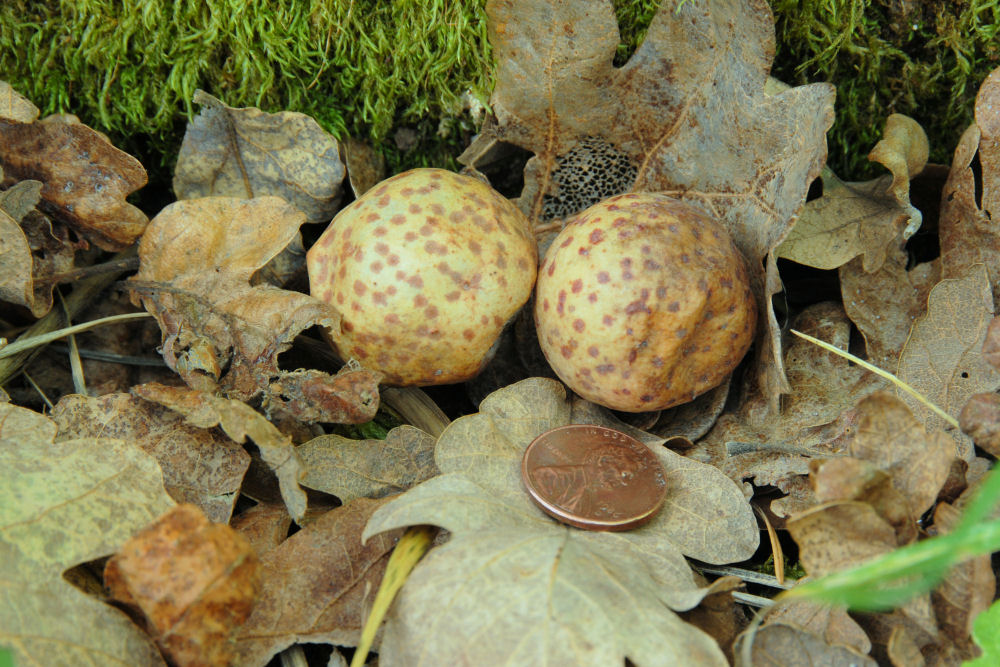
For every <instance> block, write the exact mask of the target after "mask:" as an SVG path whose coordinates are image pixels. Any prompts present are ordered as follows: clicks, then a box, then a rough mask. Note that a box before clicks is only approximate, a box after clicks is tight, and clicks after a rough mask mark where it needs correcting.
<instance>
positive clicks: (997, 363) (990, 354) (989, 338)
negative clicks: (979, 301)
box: [983, 317, 1000, 370]
mask: <svg viewBox="0 0 1000 667" xmlns="http://www.w3.org/2000/svg"><path fill="white" fill-rule="evenodd" d="M983 359H985V360H986V363H988V364H989V365H990V366H992V367H993V368H995V369H997V370H1000V317H994V318H993V319H992V320H990V323H989V324H988V325H986V340H984V341H983Z"/></svg>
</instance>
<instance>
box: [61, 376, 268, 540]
mask: <svg viewBox="0 0 1000 667" xmlns="http://www.w3.org/2000/svg"><path fill="white" fill-rule="evenodd" d="M51 416H52V419H53V420H54V421H55V422H56V423H57V424H58V425H59V436H58V437H57V441H62V440H68V439H70V438H74V437H98V436H103V437H106V438H121V439H122V440H128V441H130V442H134V443H135V444H137V445H138V446H139V447H141V448H142V449H143V451H145V452H147V453H148V454H150V455H152V456H153V457H154V458H155V459H156V460H157V461H158V462H159V463H160V467H161V468H162V469H163V480H164V486H165V487H166V489H167V492H168V493H169V494H170V497H171V498H173V499H174V500H176V501H177V502H178V503H191V504H193V505H196V506H197V507H198V508H199V509H200V510H201V511H203V512H204V513H205V514H206V516H208V518H209V519H210V520H211V521H214V522H216V523H227V522H228V521H229V517H230V516H231V515H232V513H233V506H234V505H235V504H236V498H237V496H238V495H239V491H240V484H241V483H242V481H243V475H244V474H245V473H246V471H247V467H248V466H249V465H250V456H249V455H248V454H247V453H246V452H245V451H244V450H243V448H242V447H240V446H239V445H237V444H236V443H234V442H233V441H232V440H230V439H229V438H226V437H224V436H223V435H221V434H219V433H216V432H213V431H209V430H206V429H203V428H197V427H195V426H192V425H190V424H186V423H184V417H183V416H182V415H179V414H177V413H175V412H172V411H170V410H168V409H167V408H164V407H161V406H159V405H156V404H155V403H150V402H148V401H144V400H142V399H141V398H138V397H136V396H130V395H129V394H107V395H104V396H101V397H99V398H91V397H89V396H80V395H70V396H64V397H63V398H62V399H61V400H60V401H59V403H57V404H56V406H55V407H54V408H53V409H52V415H51Z"/></svg>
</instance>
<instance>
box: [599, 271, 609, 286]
mask: <svg viewBox="0 0 1000 667" xmlns="http://www.w3.org/2000/svg"><path fill="white" fill-rule="evenodd" d="M610 280H611V275H610V274H609V273H608V272H607V271H598V272H597V282H599V283H601V284H602V285H603V284H604V283H607V282H609V281H610Z"/></svg>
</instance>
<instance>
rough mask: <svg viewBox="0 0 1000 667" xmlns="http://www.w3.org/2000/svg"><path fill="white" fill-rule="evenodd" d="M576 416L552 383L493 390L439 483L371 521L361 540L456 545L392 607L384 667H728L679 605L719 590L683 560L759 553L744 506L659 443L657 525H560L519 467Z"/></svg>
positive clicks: (457, 439)
mask: <svg viewBox="0 0 1000 667" xmlns="http://www.w3.org/2000/svg"><path fill="white" fill-rule="evenodd" d="M570 419H571V406H570V402H569V401H568V400H567V397H566V392H565V388H564V387H563V386H562V384H560V383H559V382H557V381H554V380H550V379H545V378H531V379H528V380H524V381H522V382H518V383H517V384H515V385H512V386H510V387H506V388H504V389H501V390H499V391H496V392H494V393H493V394H491V395H490V396H488V397H487V398H486V399H485V400H484V401H483V403H482V404H481V405H480V412H478V413H476V414H473V415H468V416H465V417H461V418H459V419H458V420H456V421H454V422H452V423H451V425H449V426H448V428H447V429H446V430H445V431H444V433H443V434H442V435H441V437H440V438H439V439H438V442H437V447H436V449H435V461H436V463H437V465H438V468H440V469H441V471H442V474H441V475H439V476H437V477H434V478H432V479H430V480H428V481H426V482H423V483H422V484H419V485H417V486H416V487H414V488H413V489H410V490H409V491H407V492H406V493H404V494H403V495H402V496H399V497H398V498H396V499H395V500H393V501H391V502H390V503H388V504H387V505H386V506H384V507H382V508H380V509H379V510H378V511H377V512H376V513H375V514H374V515H373V516H372V519H371V521H369V523H368V526H367V527H366V529H365V534H364V536H363V537H364V538H365V539H367V538H368V537H370V536H372V535H376V534H378V533H381V532H383V531H386V530H390V529H394V528H400V527H403V526H409V525H416V524H433V525H437V526H441V527H443V528H446V529H447V530H448V531H450V533H451V539H450V540H449V542H448V543H447V544H445V545H444V546H441V547H437V548H435V549H434V550H432V551H431V552H430V554H428V556H427V557H425V559H424V560H423V561H421V563H420V564H418V565H417V567H416V569H415V570H414V571H413V573H412V575H411V577H410V578H409V580H408V581H407V583H406V585H405V586H404V588H403V591H402V593H401V595H400V597H399V598H398V599H397V601H396V603H395V605H394V607H393V609H392V610H391V611H390V614H389V618H388V621H387V624H386V627H385V635H384V638H383V640H382V645H381V648H380V653H379V660H380V664H383V665H386V666H392V665H398V664H413V663H414V662H419V661H423V662H426V663H429V664H460V663H464V664H498V663H508V664H542V663H547V664H574V665H581V666H585V665H608V664H615V663H619V662H621V660H622V659H623V657H624V656H626V655H627V656H629V657H630V659H632V660H633V661H635V662H636V663H637V664H646V665H667V664H673V665H688V664H691V665H723V664H726V663H725V659H724V657H723V655H722V653H721V651H720V650H719V647H718V646H717V644H716V643H715V642H714V640H712V639H711V638H710V637H708V636H707V635H705V634H703V633H702V632H701V631H699V630H697V629H695V628H694V627H692V626H690V625H686V624H685V623H683V622H682V621H681V620H680V619H679V618H678V617H677V616H676V615H675V614H673V613H672V612H671V609H673V610H678V611H682V610H687V609H691V608H693V607H694V606H695V605H697V604H698V603H699V602H700V601H701V600H702V599H703V598H704V597H705V595H707V594H708V593H710V592H712V590H713V589H712V588H711V587H710V588H701V587H700V586H699V585H698V583H697V582H696V580H695V578H694V576H693V573H692V572H691V570H690V568H689V566H688V565H687V563H686V562H685V560H684V557H683V555H682V554H687V555H688V556H690V557H692V558H697V559H699V560H704V561H709V562H733V561H738V560H742V559H745V558H747V557H748V556H749V555H750V554H752V553H753V552H754V550H755V549H756V546H757V542H758V539H759V537H758V530H757V525H756V521H755V519H754V516H753V513H752V511H751V510H750V507H749V504H748V503H747V502H746V501H745V500H744V499H743V496H742V494H741V493H740V491H739V489H738V488H737V487H736V486H735V485H734V484H733V483H732V482H730V481H729V480H727V479H726V478H725V477H724V476H723V475H722V474H721V473H720V472H719V471H718V470H716V469H715V468H712V467H711V466H706V465H703V464H700V463H698V462H696V461H691V460H689V459H685V458H683V457H681V456H678V455H677V454H674V453H673V452H671V451H670V450H668V449H666V448H664V447H657V448H654V449H653V451H654V452H655V453H656V455H657V457H658V458H659V459H660V462H661V463H662V465H663V466H664V469H665V478H666V484H667V501H666V504H665V505H664V507H663V509H662V510H661V511H660V512H659V513H658V514H657V515H656V516H655V517H654V518H653V519H652V521H651V522H650V523H648V524H646V525H645V526H643V527H641V528H637V529H634V530H631V531H625V532H619V533H608V532H592V531H584V530H578V529H575V528H570V527H568V526H565V525H563V524H560V523H557V522H556V521H554V520H553V519H552V518H551V517H549V516H548V515H547V514H545V513H544V512H542V511H541V510H540V509H539V508H538V507H537V506H536V505H535V504H534V503H533V502H532V501H531V500H530V499H529V498H528V496H527V494H526V492H525V491H524V487H523V483H522V481H521V471H520V464H521V458H522V456H523V453H524V449H525V448H526V447H527V446H528V444H529V443H530V442H531V441H532V440H533V439H534V438H535V437H536V436H537V435H539V434H540V433H542V432H543V431H545V430H548V429H550V428H554V427H556V426H562V425H565V424H568V423H570ZM728 585H731V580H728V579H727V578H723V579H720V580H719V581H717V582H715V584H713V586H728ZM484 600H489V604H488V605H486V604H483V601H484ZM607 610H614V613H608V611H607ZM414 642H415V643H414ZM414 646H419V653H418V654H415V653H414V652H413V651H414V649H413V647H414Z"/></svg>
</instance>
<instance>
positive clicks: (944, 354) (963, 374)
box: [897, 264, 1000, 460]
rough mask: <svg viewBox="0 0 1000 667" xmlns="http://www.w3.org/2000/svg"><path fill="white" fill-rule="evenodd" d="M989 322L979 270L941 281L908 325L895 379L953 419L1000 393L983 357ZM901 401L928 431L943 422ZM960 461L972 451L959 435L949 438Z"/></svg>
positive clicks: (999, 376) (997, 374)
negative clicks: (980, 397) (984, 395)
mask: <svg viewBox="0 0 1000 667" xmlns="http://www.w3.org/2000/svg"><path fill="white" fill-rule="evenodd" d="M992 318H993V298H992V296H991V293H990V283H989V280H988V278H987V276H986V269H985V267H984V266H983V265H982V264H977V265H975V266H972V267H970V268H969V270H968V272H967V273H966V274H965V275H963V276H962V277H961V278H949V279H945V280H942V281H941V282H939V283H938V284H937V285H935V286H934V288H933V289H932V290H931V293H930V295H929V296H928V298H927V314H926V315H924V316H923V317H922V318H920V319H919V320H917V321H916V322H914V323H913V328H912V330H911V331H910V337H909V338H908V339H907V341H906V346H905V347H904V348H903V352H902V354H901V355H900V358H899V369H898V371H897V375H898V376H899V379H900V380H902V381H903V382H906V383H907V384H909V385H910V386H911V387H913V388H914V389H916V390H917V391H918V392H920V393H921V394H923V395H924V396H925V397H926V398H927V399H929V400H930V401H931V402H932V403H934V404H935V405H937V406H938V407H940V408H942V409H943V410H944V411H945V412H947V413H948V414H950V415H952V416H957V415H958V414H959V412H960V411H961V409H962V406H964V405H965V403H966V402H967V401H968V400H969V397H970V396H972V395H973V394H977V393H981V392H984V391H995V390H996V389H997V388H998V387H1000V371H998V370H997V369H995V368H993V367H992V366H991V365H990V364H988V363H987V362H986V361H985V360H984V359H983V356H982V348H983V342H984V340H985V339H986V328H987V326H988V325H989V323H990V320H991V319H992ZM899 396H900V398H902V399H903V401H905V402H906V404H907V405H908V406H909V407H910V409H911V410H912V411H913V414H914V415H916V416H917V418H918V419H920V420H921V421H923V422H924V423H925V424H926V425H927V428H928V429H936V428H943V427H944V426H945V421H944V419H942V418H941V417H940V416H938V415H937V414H935V413H934V412H932V411H931V410H930V408H928V407H927V406H925V405H924V404H922V403H920V402H918V401H917V400H916V399H914V398H913V397H912V396H909V395H908V394H903V393H902V392H901V391H900V392H899ZM950 435H952V437H954V438H955V439H956V442H958V444H959V448H960V449H959V453H960V455H961V456H962V458H964V459H966V460H969V459H971V458H972V447H971V446H970V444H971V443H969V441H968V439H967V438H966V437H965V436H964V435H963V434H962V433H960V432H957V431H952V432H951V433H950Z"/></svg>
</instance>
